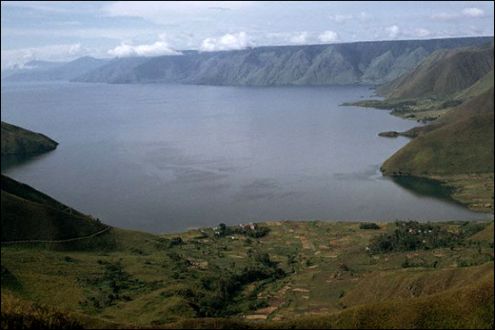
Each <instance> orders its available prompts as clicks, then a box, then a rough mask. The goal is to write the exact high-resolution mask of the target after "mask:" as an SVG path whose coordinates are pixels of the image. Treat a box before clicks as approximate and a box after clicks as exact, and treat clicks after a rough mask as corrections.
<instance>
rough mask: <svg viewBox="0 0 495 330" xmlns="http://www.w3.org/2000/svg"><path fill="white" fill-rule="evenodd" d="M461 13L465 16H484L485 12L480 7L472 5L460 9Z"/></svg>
mask: <svg viewBox="0 0 495 330" xmlns="http://www.w3.org/2000/svg"><path fill="white" fill-rule="evenodd" d="M462 14H463V15H464V16H466V17H483V16H485V12H484V11H483V10H482V9H479V8H476V7H472V8H466V9H464V10H463V11H462Z"/></svg>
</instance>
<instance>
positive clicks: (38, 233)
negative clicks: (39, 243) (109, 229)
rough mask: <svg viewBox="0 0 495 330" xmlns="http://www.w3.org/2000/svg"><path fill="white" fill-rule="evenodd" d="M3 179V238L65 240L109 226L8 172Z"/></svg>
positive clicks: (4, 239) (7, 239) (3, 239)
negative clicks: (20, 180)
mask: <svg viewBox="0 0 495 330" xmlns="http://www.w3.org/2000/svg"><path fill="white" fill-rule="evenodd" d="M1 180H2V181H1V189H2V191H1V215H2V216H1V224H2V241H17V240H61V239H69V238H75V237H81V236H87V235H90V234H93V233H96V232H98V231H100V230H103V229H104V228H106V226H105V225H103V224H101V223H100V222H98V221H95V220H93V219H91V218H90V217H88V216H86V215H83V214H82V213H80V212H78V211H75V210H73V209H71V208H69V207H67V206H66V205H63V204H61V203H59V202H57V201H56V200H54V199H53V198H51V197H49V196H47V195H45V194H43V193H41V192H39V191H37V190H35V189H33V188H31V187H30V186H28V185H25V184H22V183H19V182H17V181H15V180H13V179H10V178H8V177H6V176H4V175H2V178H1Z"/></svg>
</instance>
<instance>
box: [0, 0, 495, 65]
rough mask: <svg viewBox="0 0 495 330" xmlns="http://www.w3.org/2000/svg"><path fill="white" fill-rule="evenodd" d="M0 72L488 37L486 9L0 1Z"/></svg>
mask: <svg viewBox="0 0 495 330" xmlns="http://www.w3.org/2000/svg"><path fill="white" fill-rule="evenodd" d="M1 7H2V8H1V9H2V11H1V13H2V15H1V37H2V47H1V51H2V69H5V68H7V67H10V66H13V65H21V66H22V64H23V63H26V62H27V61H30V60H34V59H37V60H51V61H63V60H71V59H74V58H77V57H80V56H85V55H91V56H95V57H116V56H117V57H125V56H157V55H169V54H180V51H181V50H185V49H196V50H201V51H215V50H229V49H242V48H246V47H254V46H263V45H296V44H297V45H300V44H316V43H335V42H353V41H364V40H393V39H428V38H442V37H457V36H480V35H482V36H487V35H488V36H493V10H494V8H493V3H492V2H491V1H450V2H434V1H433V2H420V1H411V2H402V1H401V2H385V1H384V2H337V1H335V2H333V1H328V2H309V1H305V2H302V1H301V2H296V1H294V2H283V1H280V2H256V1H189V2H180V1H178V2H172V1H167V2H146V1H140V2H119V1H116V2H110V1H109V2H103V1H101V2H55V1H53V2H50V1H44V2H36V1H22V2H21V1H19V2H17V1H2V3H1Z"/></svg>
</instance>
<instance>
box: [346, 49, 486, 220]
mask: <svg viewBox="0 0 495 330" xmlns="http://www.w3.org/2000/svg"><path fill="white" fill-rule="evenodd" d="M493 82H494V77H493V43H491V44H489V45H485V46H484V47H470V48H460V49H451V50H441V51H438V52H435V53H434V54H432V55H431V56H429V57H428V58H426V59H425V60H424V61H423V62H422V63H421V64H420V65H419V66H418V67H417V68H416V69H415V70H413V71H412V72H410V73H408V74H405V75H403V76H402V77H400V78H398V79H396V80H394V81H392V82H391V83H389V84H386V85H383V86H381V87H379V88H378V92H379V93H382V94H384V95H386V96H387V97H386V98H385V99H384V100H367V101H360V102H357V103H355V104H356V105H360V106H365V107H375V108H381V109H389V110H392V112H391V113H392V114H394V115H398V116H401V117H404V118H410V119H416V120H418V121H424V122H426V121H431V122H430V123H429V124H428V125H425V126H419V127H415V128H413V129H411V130H409V131H407V132H402V133H395V132H392V133H393V136H397V135H404V136H408V137H411V138H414V139H413V140H412V141H411V142H409V143H408V144H407V145H406V146H404V147H403V148H402V149H400V150H399V151H397V152H396V153H395V154H394V155H392V156H391V157H390V158H389V159H387V160H386V161H385V162H384V163H383V165H382V166H381V171H382V173H383V174H384V175H389V176H412V177H425V178H430V179H434V180H437V181H439V182H441V183H443V185H445V186H447V187H448V188H449V189H450V191H451V194H452V195H451V197H453V198H454V199H455V200H457V201H459V202H461V203H463V204H465V205H467V206H468V207H470V208H471V209H473V210H477V211H483V212H493V208H494V206H493V204H494V202H493V198H494V184H493V177H494V175H493V173H494V118H493V116H494V104H493V98H494V96H493V92H494V89H493V88H494V85H493ZM382 135H390V132H389V133H383V134H382Z"/></svg>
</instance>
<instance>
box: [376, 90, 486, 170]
mask: <svg viewBox="0 0 495 330" xmlns="http://www.w3.org/2000/svg"><path fill="white" fill-rule="evenodd" d="M493 116H494V113H493V88H492V89H490V90H488V91H487V92H485V93H483V94H482V95H479V96H477V97H475V98H473V99H471V100H470V101H468V102H466V103H464V104H462V105H461V106H459V107H457V108H455V109H453V110H452V111H451V112H450V113H449V114H447V115H445V117H444V118H442V119H441V121H442V126H441V127H438V128H437V129H435V130H433V131H431V132H428V133H426V134H423V135H421V136H419V137H418V138H416V139H414V140H413V141H411V142H410V143H409V144H408V145H407V146H406V147H404V148H402V149H401V150H399V151H398V152H397V153H396V154H394V155H393V156H392V157H390V158H389V159H388V160H387V161H386V162H385V163H384V164H383V166H382V172H383V173H384V174H385V175H394V174H399V172H401V173H402V174H405V175H417V176H423V175H448V174H463V173H488V172H493V170H494V165H493V160H494V159H493V151H494V150H493V138H494V135H493V124H494V121H493Z"/></svg>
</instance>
